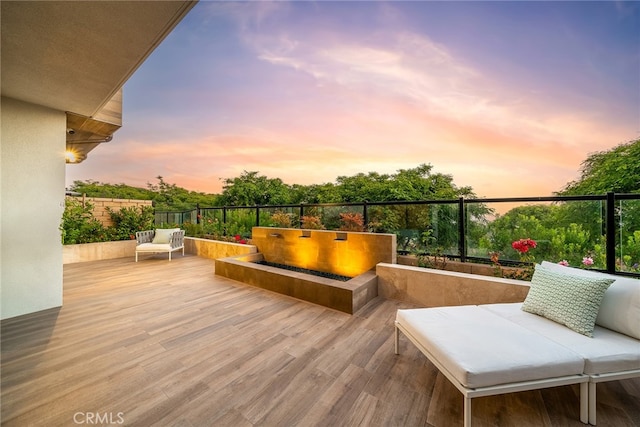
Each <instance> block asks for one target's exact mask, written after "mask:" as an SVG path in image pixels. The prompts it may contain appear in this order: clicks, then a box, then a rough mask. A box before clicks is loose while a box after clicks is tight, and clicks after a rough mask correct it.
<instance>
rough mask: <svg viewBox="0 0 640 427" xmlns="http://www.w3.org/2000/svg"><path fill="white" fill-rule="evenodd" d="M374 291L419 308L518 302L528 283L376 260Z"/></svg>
mask: <svg viewBox="0 0 640 427" xmlns="http://www.w3.org/2000/svg"><path fill="white" fill-rule="evenodd" d="M376 274H377V276H378V294H379V295H380V296H382V297H384V298H387V299H394V300H399V301H405V302H409V303H412V304H416V305H418V306H420V307H441V306H451V305H476V304H497V303H509V302H522V301H524V299H525V298H526V296H527V293H528V292H529V286H530V283H529V282H526V281H523V280H514V279H504V278H501V277H490V276H483V275H479V274H469V273H459V272H453V271H445V270H436V269H432V268H422V267H413V266H407V265H399V264H386V263H380V264H378V265H377V266H376Z"/></svg>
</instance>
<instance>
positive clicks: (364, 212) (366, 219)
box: [362, 200, 369, 230]
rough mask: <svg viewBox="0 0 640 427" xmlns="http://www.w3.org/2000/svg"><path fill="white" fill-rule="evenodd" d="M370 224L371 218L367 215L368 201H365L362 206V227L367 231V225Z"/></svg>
mask: <svg viewBox="0 0 640 427" xmlns="http://www.w3.org/2000/svg"><path fill="white" fill-rule="evenodd" d="M368 223H369V217H368V215H367V201H366V200H365V201H364V203H363V204H362V226H363V227H364V229H365V230H366V229H367V224H368Z"/></svg>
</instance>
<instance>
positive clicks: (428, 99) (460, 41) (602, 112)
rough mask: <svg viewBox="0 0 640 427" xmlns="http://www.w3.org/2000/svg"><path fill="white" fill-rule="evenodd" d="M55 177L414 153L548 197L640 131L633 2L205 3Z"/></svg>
mask: <svg viewBox="0 0 640 427" xmlns="http://www.w3.org/2000/svg"><path fill="white" fill-rule="evenodd" d="M123 110H124V111H123V114H124V117H123V120H124V125H123V127H122V129H120V130H119V131H118V132H116V134H115V135H114V139H113V141H112V142H110V143H108V144H103V145H102V146H100V147H98V148H97V149H95V150H94V151H93V152H91V153H90V154H89V158H88V159H87V160H85V161H84V162H83V163H82V164H80V165H68V166H67V185H68V186H69V185H70V184H71V183H72V182H73V181H75V180H87V179H91V180H96V181H100V182H106V183H112V184H118V183H125V184H129V185H134V186H140V187H146V184H147V183H148V182H152V183H155V182H156V180H155V177H156V176H158V175H161V176H163V177H164V179H165V181H167V182H169V183H174V184H177V185H178V186H180V187H184V188H187V189H189V190H195V191H203V192H209V193H219V192H220V191H221V185H222V180H223V179H225V178H233V177H236V176H239V175H240V174H241V173H242V171H244V170H247V171H259V172H260V174H261V175H266V176H268V177H270V178H281V179H283V181H284V182H286V183H288V184H294V183H296V184H321V183H325V182H334V181H335V179H336V178H337V177H338V176H341V175H348V176H349V175H354V174H356V173H359V172H363V173H367V172H371V171H375V172H379V173H394V172H396V171H397V170H398V169H407V168H413V167H416V166H418V165H419V164H421V163H431V164H432V165H433V166H434V171H435V172H441V173H446V174H451V175H453V178H454V183H455V184H456V185H458V186H467V185H469V186H472V187H473V189H474V191H475V192H476V194H478V195H479V196H481V197H510V196H545V195H550V194H551V193H552V192H553V191H558V190H560V189H561V188H562V187H563V186H564V185H565V184H566V183H567V182H569V181H571V180H574V179H576V178H577V177H578V176H579V173H578V170H579V167H580V163H581V162H582V161H583V160H584V159H586V157H587V156H588V155H589V154H590V153H593V152H597V151H603V150H608V149H610V148H612V147H614V146H616V145H618V144H620V143H623V142H627V141H630V140H634V139H637V138H638V137H640V3H636V2H613V1H610V2H577V1H576V2H556V1H543V2H528V1H526V2H525V1H523V2H515V1H510V2H506V1H505V2H502V1H496V2H484V1H476V2H461V1H451V2H430V1H413V2H397V1H391V2H384V1H379V2H373V1H359V2H356V1H353V2H346V1H335V2H332V1H318V2H284V1H280V2H212V1H201V2H200V3H199V4H197V5H196V6H195V7H194V8H193V9H192V11H191V12H190V13H189V15H188V16H187V17H186V18H185V19H184V20H183V21H182V22H181V23H180V24H179V25H178V27H177V28H176V29H175V30H174V31H173V32H172V33H171V34H170V35H169V36H168V38H167V39H166V40H165V41H164V42H163V43H162V44H161V45H160V46H159V47H158V48H157V49H156V51H154V53H153V54H152V55H151V56H150V57H149V58H148V59H147V61H146V62H145V63H144V64H143V65H142V67H141V68H140V69H139V70H138V71H137V72H136V73H135V74H134V75H133V77H132V78H131V79H130V80H129V81H128V82H127V84H126V85H125V90H124V105H123Z"/></svg>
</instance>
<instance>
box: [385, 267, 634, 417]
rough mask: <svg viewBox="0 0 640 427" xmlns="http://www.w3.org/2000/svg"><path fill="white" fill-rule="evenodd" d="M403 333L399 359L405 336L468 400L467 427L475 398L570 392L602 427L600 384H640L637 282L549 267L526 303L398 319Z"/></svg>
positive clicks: (430, 311)
mask: <svg viewBox="0 0 640 427" xmlns="http://www.w3.org/2000/svg"><path fill="white" fill-rule="evenodd" d="M594 288H598V289H599V290H597V291H594ZM548 291H550V292H548ZM592 291H593V292H592ZM598 294H600V296H599V297H598ZM594 295H595V296H594ZM545 298H546V300H545ZM554 308H560V310H559V312H557V313H554ZM525 310H526V311H525ZM534 313H536V314H534ZM567 313H569V314H568V315H567ZM550 318H551V319H553V320H550ZM576 319H578V320H577V323H576ZM585 319H586V320H585ZM395 325H396V331H395V332H396V335H395V352H396V354H399V332H402V333H403V334H404V335H405V336H406V337H407V338H409V340H410V341H411V342H412V343H413V344H415V345H416V346H417V347H418V348H419V349H420V350H421V351H422V353H424V355H425V356H426V357H427V358H428V359H429V360H430V361H431V362H432V363H433V364H434V365H435V366H436V367H437V368H438V369H439V370H440V372H442V373H443V374H444V375H445V376H446V377H447V378H448V379H449V381H451V382H452V383H453V384H454V385H455V386H456V388H457V389H458V390H459V391H460V392H461V393H462V394H463V395H464V413H463V417H464V425H465V427H469V426H471V399H472V398H475V397H481V396H491V395H497V394H504V393H510V392H517V391H525V390H535V389H541V388H547V387H555V386H561V385H568V384H580V420H581V421H582V422H583V423H585V424H586V423H589V424H593V425H595V424H596V384H597V383H599V382H604V381H612V380H621V379H626V378H633V377H640V280H636V279H631V278H625V277H620V276H612V275H606V274H603V273H598V272H594V271H588V270H580V269H574V268H570V267H564V266H561V265H557V264H552V263H548V262H543V263H542V264H541V265H536V270H535V273H534V277H533V279H532V282H531V288H530V290H529V294H528V295H527V298H526V299H525V301H524V303H514V304H488V305H478V306H472V305H469V306H453V307H435V308H423V309H406V310H398V312H397V315H396V322H395ZM589 325H591V326H590V327H589ZM585 328H586V329H585ZM590 328H591V329H590Z"/></svg>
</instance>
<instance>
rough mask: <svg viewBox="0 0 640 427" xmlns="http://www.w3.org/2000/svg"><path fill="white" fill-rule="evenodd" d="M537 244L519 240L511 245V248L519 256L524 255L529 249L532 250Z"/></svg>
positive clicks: (531, 240) (533, 241)
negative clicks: (519, 254) (518, 253)
mask: <svg viewBox="0 0 640 427" xmlns="http://www.w3.org/2000/svg"><path fill="white" fill-rule="evenodd" d="M536 246H538V244H537V243H536V241H535V240H533V239H528V238H527V239H520V240H516V241H515V242H513V243H511V247H512V248H513V249H515V250H516V251H518V252H520V253H521V254H526V253H527V252H529V250H530V249H534V248H535V247H536Z"/></svg>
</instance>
